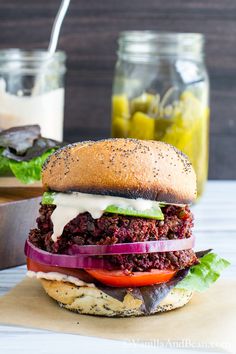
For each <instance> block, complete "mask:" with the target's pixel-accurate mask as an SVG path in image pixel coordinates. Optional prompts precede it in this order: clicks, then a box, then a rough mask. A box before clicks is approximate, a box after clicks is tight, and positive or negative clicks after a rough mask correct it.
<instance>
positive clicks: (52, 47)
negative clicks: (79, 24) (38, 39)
mask: <svg viewBox="0 0 236 354" xmlns="http://www.w3.org/2000/svg"><path fill="white" fill-rule="evenodd" d="M69 5H70V0H63V1H62V2H61V5H60V7H59V10H58V12H57V15H56V17H55V20H54V22H53V26H52V31H51V36H50V41H49V45H48V50H47V53H48V56H47V59H46V62H45V63H44V64H43V65H42V67H41V69H40V73H39V74H38V76H37V77H36V80H35V85H34V87H33V89H32V96H35V95H37V94H38V93H39V88H40V85H41V83H42V75H43V72H44V70H45V68H46V66H47V64H48V61H49V60H50V59H51V58H52V56H53V54H54V53H55V51H56V48H57V43H58V39H59V34H60V30H61V25H62V22H63V20H64V17H65V15H66V12H67V10H68V7H69Z"/></svg>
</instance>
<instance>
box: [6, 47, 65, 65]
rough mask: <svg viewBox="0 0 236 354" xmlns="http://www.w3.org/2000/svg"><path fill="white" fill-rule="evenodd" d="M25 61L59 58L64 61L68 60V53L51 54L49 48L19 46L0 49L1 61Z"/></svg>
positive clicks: (57, 52)
mask: <svg viewBox="0 0 236 354" xmlns="http://www.w3.org/2000/svg"><path fill="white" fill-rule="evenodd" d="M5 60H8V61H20V60H22V61H25V62H34V61H36V62H41V63H42V62H44V61H48V60H58V61H59V62H64V61H65V60H66V53H65V52H63V51H60V50H59V51H56V52H55V53H53V54H50V53H49V52H48V51H47V50H41V49H36V50H22V49H19V48H9V49H0V62H1V61H5Z"/></svg>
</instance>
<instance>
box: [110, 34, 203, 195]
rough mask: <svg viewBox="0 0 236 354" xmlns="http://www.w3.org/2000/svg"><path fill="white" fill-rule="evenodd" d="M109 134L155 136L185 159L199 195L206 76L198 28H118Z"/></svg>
mask: <svg viewBox="0 0 236 354" xmlns="http://www.w3.org/2000/svg"><path fill="white" fill-rule="evenodd" d="M118 43H119V48H118V60H117V63H116V68H115V76H114V82H113V94H112V136H113V137H116V138H121V137H122V138H136V139H147V140H149V139H151V140H160V141H163V142H166V143H169V144H172V145H174V146H175V147H177V148H178V149H180V150H181V151H183V152H184V153H185V154H186V155H187V156H188V157H189V159H190V161H191V162H192V164H193V167H194V169H195V172H196V175H197V190H198V196H200V195H201V194H202V192H203V189H204V184H205V182H206V179H207V173H208V143H209V79H208V74H207V70H206V67H205V63H204V37H203V35H201V34H198V33H159V32H150V31H129V32H122V33H121V34H120V37H119V41H118Z"/></svg>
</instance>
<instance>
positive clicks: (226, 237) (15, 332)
mask: <svg viewBox="0 0 236 354" xmlns="http://www.w3.org/2000/svg"><path fill="white" fill-rule="evenodd" d="M192 209H193V212H194V215H195V235H196V239H197V242H196V249H197V250H200V249H206V248H214V250H215V251H216V252H217V253H219V254H220V255H221V256H222V257H225V258H226V259H228V260H230V261H231V267H230V268H228V269H227V270H225V272H224V277H231V278H232V277H236V181H210V182H208V184H207V187H206V191H205V194H204V196H203V197H202V199H201V200H200V201H199V203H198V204H196V205H194V206H193V207H192ZM25 272H26V268H25V266H21V267H16V268H12V269H7V270H3V271H0V296H1V295H4V294H5V293H6V292H7V291H9V290H10V289H11V288H12V287H14V286H15V285H16V284H17V283H18V282H20V281H21V279H23V278H24V276H25ZM75 348H78V350H79V351H80V352H81V353H83V354H87V353H102V354H104V353H106V352H111V351H112V353H113V354H116V353H119V354H121V353H127V352H129V353H130V354H132V353H135V354H138V353H143V352H145V353H147V354H149V353H182V352H183V353H186V354H188V353H199V349H198V350H196V351H195V350H194V349H192V350H190V349H187V350H179V349H175V350H174V349H170V348H160V347H158V346H157V345H156V346H155V345H153V346H144V345H140V344H134V343H126V342H116V341H112V340H104V339H98V338H91V337H90V338H89V337H82V336H78V335H77V336H76V335H68V334H58V333H54V332H49V331H42V330H35V329H28V328H27V329H26V328H20V327H13V326H12V327H11V326H0V353H1V354H13V353H22V354H28V353H30V354H31V353H32V351H34V352H35V353H42V354H47V353H48V354H49V353H50V354H52V353H57V354H60V353H63V354H65V353H66V352H70V351H72V350H74V349H75ZM204 352H205V350H204ZM211 353H214V352H213V351H211ZM218 353H219V352H218Z"/></svg>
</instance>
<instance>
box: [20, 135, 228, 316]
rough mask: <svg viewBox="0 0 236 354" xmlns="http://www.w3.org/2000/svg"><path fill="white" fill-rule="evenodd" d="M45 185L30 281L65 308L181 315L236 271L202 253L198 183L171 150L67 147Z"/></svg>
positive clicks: (102, 144)
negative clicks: (197, 240)
mask: <svg viewBox="0 0 236 354" xmlns="http://www.w3.org/2000/svg"><path fill="white" fill-rule="evenodd" d="M42 182H43V187H44V190H45V193H44V195H43V198H42V202H41V206H40V209H39V217H38V218H37V228H35V229H33V230H31V231H30V233H29V236H28V239H27V241H26V245H25V254H26V256H27V267H28V273H27V274H28V276H30V277H35V278H37V279H39V280H40V282H41V284H42V286H43V288H44V289H45V291H46V293H47V294H48V295H49V296H50V297H52V298H53V299H54V300H56V301H57V302H58V303H59V305H60V306H61V307H63V308H66V309H68V310H71V311H74V312H77V313H80V314H89V315H99V316H110V317H115V316H116V317H126V316H140V315H150V314H154V313H160V312H165V311H169V310H173V309H176V308H179V307H182V306H184V305H185V304H187V303H188V302H189V301H190V299H191V297H192V295H193V292H195V291H204V290H206V289H207V288H208V287H209V285H210V284H211V283H213V282H214V281H215V280H216V279H217V278H218V277H219V274H220V272H221V271H222V270H223V269H224V268H225V267H227V266H228V265H229V262H227V261H226V260H224V259H222V258H220V257H219V256H218V255H216V254H215V253H213V252H212V251H211V250H206V251H200V252H195V251H194V250H193V247H194V236H193V232H192V230H193V214H192V212H191V211H190V208H189V205H190V204H191V203H192V202H194V200H195V198H196V176H195V173H194V170H193V168H192V165H191V163H190V162H189V160H188V158H187V157H186V156H185V155H184V154H183V153H182V152H180V151H179V150H177V149H176V148H174V147H173V146H171V145H168V144H165V143H162V142H158V141H141V140H135V139H108V140H101V141H97V142H94V141H88V142H82V143H76V144H72V145H68V146H66V147H63V148H61V149H59V150H57V151H56V152H55V153H54V154H52V155H50V156H49V158H48V159H47V160H46V162H45V164H44V166H43V170H42Z"/></svg>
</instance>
